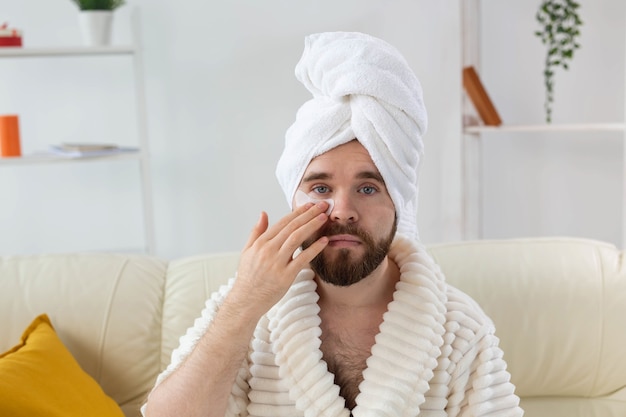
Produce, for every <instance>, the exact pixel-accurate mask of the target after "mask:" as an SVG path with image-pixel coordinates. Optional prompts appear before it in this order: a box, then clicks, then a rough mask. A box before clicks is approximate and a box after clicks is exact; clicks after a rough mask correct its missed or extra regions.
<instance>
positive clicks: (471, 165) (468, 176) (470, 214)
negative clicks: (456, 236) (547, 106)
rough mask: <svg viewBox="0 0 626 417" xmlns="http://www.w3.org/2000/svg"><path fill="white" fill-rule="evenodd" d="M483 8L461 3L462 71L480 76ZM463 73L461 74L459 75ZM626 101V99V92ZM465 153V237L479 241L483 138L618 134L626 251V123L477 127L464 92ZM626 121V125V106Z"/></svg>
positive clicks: (476, 1)
mask: <svg viewBox="0 0 626 417" xmlns="http://www.w3.org/2000/svg"><path fill="white" fill-rule="evenodd" d="M480 5H481V0H461V13H462V17H461V23H462V25H463V27H462V45H461V46H462V54H463V56H462V59H461V63H462V65H463V67H466V66H470V65H471V66H473V67H474V68H476V69H477V70H478V71H479V72H480V62H481V56H480V35H479V27H480V15H481V12H480ZM459 72H460V71H459ZM624 93H625V97H626V91H625V92H624ZM462 95H463V97H462V101H463V106H462V112H463V115H462V117H463V132H462V140H463V141H462V149H463V151H462V153H463V180H462V188H463V191H462V193H463V196H462V215H461V217H462V222H461V223H462V235H463V238H464V239H480V238H483V236H482V229H483V227H482V218H483V208H482V203H481V202H482V199H483V198H482V197H483V194H482V192H483V187H482V181H481V178H482V172H481V166H482V141H481V138H482V136H483V135H490V134H498V133H533V132H537V133H545V132H618V133H622V138H623V139H622V140H623V143H624V154H623V157H622V160H623V165H624V168H623V169H624V173H623V175H622V177H623V178H624V181H623V185H622V225H621V229H622V231H621V235H622V246H625V247H626V123H624V122H619V123H590V124H538V125H504V124H503V125H501V126H483V125H477V124H476V123H475V122H476V119H475V118H474V117H471V116H468V115H472V114H474V113H475V112H474V110H473V104H472V103H471V101H470V100H469V98H468V97H467V96H466V94H465V90H464V89H462ZM624 107H625V110H624V111H625V114H624V121H626V105H625V106H624Z"/></svg>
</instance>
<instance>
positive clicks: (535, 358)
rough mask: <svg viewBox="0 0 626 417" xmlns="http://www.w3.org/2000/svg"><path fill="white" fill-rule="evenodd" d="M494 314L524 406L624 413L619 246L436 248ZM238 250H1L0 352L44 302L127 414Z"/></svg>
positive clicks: (530, 412)
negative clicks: (186, 254)
mask: <svg viewBox="0 0 626 417" xmlns="http://www.w3.org/2000/svg"><path fill="white" fill-rule="evenodd" d="M429 250H430V251H431V253H432V254H433V256H434V258H435V259H436V260H437V261H438V263H439V264H440V265H441V267H442V269H443V271H444V273H445V274H446V276H447V279H448V281H449V282H451V283H453V284H455V285H456V286H458V287H459V288H461V289H462V290H464V291H466V292H467V293H469V294H470V295H472V296H473V297H474V298H475V299H476V300H477V301H478V302H479V303H480V304H481V305H482V307H483V308H484V309H485V310H486V312H487V313H488V314H489V315H490V316H491V317H492V318H493V320H494V321H495V323H496V326H497V329H498V330H497V334H498V336H499V337H500V340H501V346H502V348H503V349H504V352H505V359H506V360H507V362H508V365H509V370H510V372H511V374H512V378H513V382H514V383H515V384H516V385H517V393H518V394H519V395H520V396H521V397H522V406H523V407H524V408H525V410H526V414H525V415H526V416H527V417H577V416H578V417H594V416H595V417H618V416H619V417H624V416H626V271H625V270H624V266H623V265H622V259H623V256H624V254H623V252H621V251H620V250H618V249H617V248H615V247H614V246H612V245H610V244H606V243H602V242H598V241H592V240H583V239H570V238H541V239H517V240H500V241H475V242H461V243H452V244H441V245H433V246H430V247H429ZM236 264H237V254H235V253H225V254H210V255H203V256H196V257H191V258H186V259H181V260H175V261H171V262H166V261H164V260H161V259H157V258H154V257H148V256H141V255H120V254H64V255H40V256H13V257H11V256H5V257H2V258H0V318H1V322H0V323H1V324H0V351H5V350H7V349H9V348H10V347H12V346H13V345H15V344H16V343H17V341H18V340H19V337H20V335H21V334H22V332H23V330H24V328H25V327H26V326H28V324H29V323H30V322H31V320H32V319H33V318H34V317H35V316H37V315H39V314H40V313H47V314H48V315H49V317H50V319H51V321H52V323H53V325H54V327H55V329H56V331H57V333H58V335H59V337H60V338H61V340H62V341H63V342H64V344H65V345H66V346H67V348H68V349H69V351H70V352H71V353H72V354H73V356H74V357H75V358H76V359H77V361H78V363H79V364H80V365H81V366H82V368H83V369H84V370H85V371H86V372H87V373H89V374H90V375H91V376H92V377H93V378H94V379H95V380H96V381H97V382H98V383H99V384H100V386H101V387H102V388H103V390H104V391H105V392H106V393H107V394H108V395H109V396H111V397H112V398H113V399H114V400H115V401H116V402H117V403H118V404H120V405H121V407H122V410H123V411H124V413H125V414H126V416H129V417H130V416H138V415H139V406H140V405H141V404H142V402H143V401H144V399H145V397H146V395H147V393H148V392H149V390H150V388H151V387H152V385H153V383H154V380H155V378H156V376H157V374H158V373H159V372H160V371H161V370H162V369H163V368H164V367H165V366H166V365H167V363H168V362H169V355H170V353H171V351H172V349H173V348H174V347H175V346H176V345H177V343H178V338H179V336H181V335H182V334H183V333H184V332H185V330H186V329H187V327H188V326H190V325H191V324H192V322H193V319H194V318H195V317H196V316H197V315H198V314H199V311H200V310H201V308H202V306H203V304H204V301H205V299H206V298H207V297H208V296H209V294H210V293H211V292H212V291H214V290H215V289H216V288H217V287H218V286H219V285H221V284H222V283H224V282H225V281H226V280H227V279H228V278H229V277H231V276H232V275H233V273H234V271H235V269H236Z"/></svg>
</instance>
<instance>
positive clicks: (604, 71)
mask: <svg viewBox="0 0 626 417" xmlns="http://www.w3.org/2000/svg"><path fill="white" fill-rule="evenodd" d="M539 3H540V2H539V1H498V0H482V4H481V5H482V25H481V28H482V31H481V36H482V48H481V51H482V62H481V66H482V74H481V75H482V77H483V78H484V82H485V84H486V85H487V88H488V90H489V93H490V95H491V98H492V99H493V101H494V103H495V104H496V106H497V108H498V110H499V112H500V116H501V117H502V119H503V122H504V123H505V124H540V123H543V122H544V110H543V100H544V87H543V73H542V72H543V61H544V56H545V47H544V45H542V44H541V41H540V39H539V38H537V37H536V36H534V35H533V33H534V31H535V30H537V29H538V24H537V22H536V20H535V15H534V13H535V11H536V8H537V7H538V4H539ZM580 3H581V9H580V14H581V16H582V20H583V26H582V28H581V32H582V34H581V38H580V43H581V49H579V50H578V51H577V52H576V53H575V56H574V60H573V62H572V64H571V66H570V69H569V70H568V71H564V70H557V73H556V76H555V102H554V104H553V124H561V123H564V124H571V123H620V122H623V120H624V93H625V86H624V80H625V74H626V72H625V67H624V61H625V59H624V52H625V51H626V46H625V40H626V33H625V27H626V25H625V24H624V23H625V18H626V3H625V2H623V1H621V0H594V1H585V0H583V1H581V2H580ZM623 137H624V135H623V134H622V133H618V132H608V133H607V132H590V133H515V134H513V133H511V134H488V135H484V136H483V139H484V142H483V143H484V149H483V150H484V152H483V179H484V183H485V189H484V196H483V207H484V217H483V237H486V238H491V237H493V238H498V237H513V236H537V235H571V236H583V237H590V238H596V239H601V240H606V241H609V242H612V243H615V244H617V245H618V246H621V245H622V210H623V209H622V187H623V184H622V176H623V164H622V156H623Z"/></svg>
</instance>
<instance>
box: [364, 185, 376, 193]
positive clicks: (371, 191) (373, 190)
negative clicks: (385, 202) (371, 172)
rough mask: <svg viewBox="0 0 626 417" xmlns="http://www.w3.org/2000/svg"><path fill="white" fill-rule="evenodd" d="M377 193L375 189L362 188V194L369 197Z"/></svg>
mask: <svg viewBox="0 0 626 417" xmlns="http://www.w3.org/2000/svg"><path fill="white" fill-rule="evenodd" d="M376 191H377V190H376V188H374V187H369V186H366V187H363V188H361V192H362V193H363V194H367V195H370V194H374V193H375V192H376Z"/></svg>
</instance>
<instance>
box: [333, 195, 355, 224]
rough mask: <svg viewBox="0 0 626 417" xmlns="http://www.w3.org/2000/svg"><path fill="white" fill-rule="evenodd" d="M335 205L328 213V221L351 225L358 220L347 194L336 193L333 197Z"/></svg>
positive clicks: (352, 203) (351, 200)
mask: <svg viewBox="0 0 626 417" xmlns="http://www.w3.org/2000/svg"><path fill="white" fill-rule="evenodd" d="M333 200H334V202H335V205H334V207H333V209H332V211H331V212H330V216H329V218H330V220H332V221H336V222H347V223H353V222H356V221H357V220H358V212H357V210H356V206H355V205H354V201H353V199H352V198H351V196H350V195H348V193H345V192H337V193H335V194H334V195H333Z"/></svg>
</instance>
